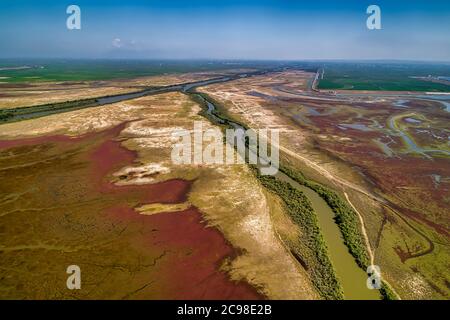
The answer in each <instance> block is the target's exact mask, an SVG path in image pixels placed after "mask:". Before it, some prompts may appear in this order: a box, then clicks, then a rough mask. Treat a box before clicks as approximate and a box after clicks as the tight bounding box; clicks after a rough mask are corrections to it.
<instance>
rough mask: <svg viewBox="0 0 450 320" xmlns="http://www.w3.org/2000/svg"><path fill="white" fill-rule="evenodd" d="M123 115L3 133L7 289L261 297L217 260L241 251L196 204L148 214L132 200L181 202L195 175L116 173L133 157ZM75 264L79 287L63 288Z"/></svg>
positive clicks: (60, 294) (56, 294)
mask: <svg viewBox="0 0 450 320" xmlns="http://www.w3.org/2000/svg"><path fill="white" fill-rule="evenodd" d="M126 125H127V124H126V123H123V124H121V125H119V126H116V127H113V128H111V129H107V130H104V131H101V132H97V133H90V134H86V135H84V136H80V137H75V138H74V137H66V136H47V137H38V138H32V139H20V140H8V141H6V140H3V141H1V142H0V146H1V150H0V176H1V179H2V180H1V181H2V183H1V185H0V188H1V194H2V195H4V197H3V199H2V200H1V202H0V206H1V209H2V211H1V215H0V231H1V232H0V238H1V243H2V245H1V246H0V255H1V256H2V259H1V261H0V267H1V268H2V270H3V274H4V277H3V278H2V280H1V284H2V285H1V286H0V287H1V289H0V296H1V297H2V298H63V299H65V298H73V297H77V298H125V299H127V298H138V299H145V298H150V299H159V298H166V299H258V298H262V296H261V295H259V294H258V293H257V291H256V290H255V289H253V288H252V287H250V286H249V285H248V284H246V283H244V282H242V281H241V282H235V281H231V280H230V279H229V277H228V275H227V274H226V273H225V272H223V271H221V270H220V266H221V264H222V263H223V262H225V260H226V259H233V257H235V256H236V251H235V249H233V247H232V246H231V245H230V244H229V243H228V242H227V241H226V240H225V239H224V237H223V235H222V234H221V233H220V232H219V231H218V230H217V229H215V228H213V227H207V226H206V223H205V222H204V221H203V219H202V214H201V213H200V212H199V211H198V210H197V209H196V208H195V207H190V208H188V209H187V210H184V211H182V212H177V213H176V214H172V213H162V214H155V215H150V216H149V215H142V214H139V213H138V212H137V211H136V210H135V209H134V208H135V207H137V206H139V205H142V204H148V203H153V202H155V203H179V202H184V201H186V199H187V193H188V192H189V190H190V186H191V182H190V181H186V180H180V179H172V180H169V181H164V182H160V183H157V184H147V185H127V186H117V185H114V184H113V183H112V182H110V175H111V174H112V173H113V172H114V171H115V170H117V169H119V168H121V167H123V166H126V165H130V164H132V163H133V162H135V161H136V153H135V152H132V151H130V150H128V149H126V148H124V147H123V146H122V144H121V141H120V139H121V138H120V139H119V138H118V136H119V134H120V132H121V131H122V130H123V129H124V127H125V126H126ZM70 264H77V265H79V266H80V268H81V270H82V276H83V278H82V279H83V280H82V290H78V291H70V290H68V289H67V288H65V282H66V281H65V279H66V277H67V275H66V273H65V269H66V267H67V266H68V265H70ZM35 275H39V276H35Z"/></svg>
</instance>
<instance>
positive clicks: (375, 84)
mask: <svg viewBox="0 0 450 320" xmlns="http://www.w3.org/2000/svg"><path fill="white" fill-rule="evenodd" d="M322 69H323V70H324V74H323V78H322V79H321V80H320V83H319V89H322V90H376V91H430V92H448V91H450V83H448V82H443V81H429V80H428V77H443V76H448V75H449V74H450V65H449V64H438V63H433V64H432V63H428V64H423V63H422V64H419V63H399V62H397V63H395V62H391V63H385V62H383V63H381V62H379V63H376V62H374V63H368V62H361V63H345V62H342V63H339V62H335V63H324V64H323V65H322Z"/></svg>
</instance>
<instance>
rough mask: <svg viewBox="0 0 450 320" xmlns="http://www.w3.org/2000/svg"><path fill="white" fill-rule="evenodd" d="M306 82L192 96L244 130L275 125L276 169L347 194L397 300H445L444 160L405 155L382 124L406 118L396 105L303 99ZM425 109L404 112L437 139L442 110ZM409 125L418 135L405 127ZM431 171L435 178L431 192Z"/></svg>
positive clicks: (243, 82) (298, 77) (262, 81)
mask: <svg viewBox="0 0 450 320" xmlns="http://www.w3.org/2000/svg"><path fill="white" fill-rule="evenodd" d="M312 77H314V74H311V73H309V74H308V73H305V72H299V71H286V72H278V73H272V74H267V75H264V76H257V77H252V78H246V79H239V80H236V81H232V82H228V83H221V84H213V85H210V86H207V87H203V88H200V89H199V91H201V92H204V93H207V94H208V95H210V96H211V97H212V98H213V99H215V100H216V101H219V102H220V103H221V104H222V105H223V106H224V107H225V108H226V112H228V114H229V115H230V116H232V117H233V118H235V119H236V120H238V121H241V122H242V123H245V124H246V125H247V126H249V127H251V128H277V129H279V130H280V132H281V133H280V142H281V148H280V149H281V151H282V160H281V162H282V164H284V165H288V166H290V167H294V168H296V169H298V170H300V171H301V172H302V173H303V174H305V175H306V176H307V177H308V178H310V179H312V180H315V181H317V182H320V183H322V184H324V185H326V186H328V187H330V188H331V189H334V190H335V191H337V192H338V193H339V194H340V195H341V196H342V198H345V196H344V195H345V194H344V193H347V194H348V197H349V199H350V201H351V202H352V204H353V205H354V206H355V207H356V208H357V210H358V212H360V213H361V215H362V216H363V219H364V223H365V226H366V231H367V234H368V238H369V241H370V246H371V249H372V251H373V252H374V254H375V263H376V264H378V265H379V266H380V267H381V271H382V276H383V277H384V278H385V279H386V280H387V281H388V282H389V284H390V285H392V286H393V287H394V289H395V290H396V292H397V293H398V294H399V295H400V296H401V297H402V298H405V299H407V298H409V299H432V298H434V299H446V298H448V297H449V288H448V283H450V278H449V275H448V272H447V271H446V269H448V267H449V261H450V250H449V244H450V242H449V238H448V234H447V235H444V234H442V233H441V232H440V231H437V230H440V229H436V228H439V226H440V228H443V229H444V230H445V229H447V230H448V228H449V224H448V221H449V220H448V219H449V216H448V212H446V211H448V210H446V208H448V201H449V198H448V190H449V184H448V180H447V178H445V177H448V176H449V174H450V173H449V171H448V170H449V168H450V166H448V158H445V157H439V156H436V157H435V158H434V161H430V160H429V159H426V158H424V157H420V156H417V155H415V154H411V153H405V150H404V146H403V145H402V143H401V140H400V139H399V138H398V137H395V136H394V135H393V134H392V132H391V131H389V128H388V127H387V122H388V118H389V116H391V115H393V114H397V113H401V112H405V110H402V109H395V108H394V107H393V104H394V102H395V97H394V98H390V99H375V100H374V99H370V100H367V99H366V100H365V99H364V98H360V97H357V98H355V99H353V100H352V99H351V100H348V101H347V102H346V101H338V98H337V97H333V96H331V95H322V96H321V95H320V94H310V93H309V92H308V91H307V89H306V85H305V84H306V80H307V79H311V78H312ZM424 103H425V105H426V107H427V108H426V109H425V108H424V107H423V106H422V107H421V106H420V105H412V106H411V108H413V110H414V112H415V114H422V115H423V118H426V119H428V121H427V122H424V123H423V124H422V127H420V126H419V125H416V127H417V129H428V127H427V128H425V127H426V126H428V125H429V124H430V123H431V124H432V127H433V128H435V130H434V131H433V134H434V135H435V136H438V135H439V134H441V133H442V132H445V130H446V129H445V126H446V125H445V124H444V122H443V121H444V120H443V119H445V121H447V123H448V120H447V119H448V114H445V112H443V111H442V110H441V109H440V106H437V105H436V104H433V103H427V102H424ZM416 104H417V103H416ZM419 119H421V118H420V117H419ZM439 119H440V120H439ZM340 123H362V124H364V125H365V126H367V127H369V128H370V129H371V131H369V132H365V131H362V130H361V131H358V130H354V129H353V130H349V129H346V130H344V129H340V128H338V127H337V126H338V125H339V124H340ZM408 128H409V129H408V130H410V132H417V130H416V131H413V130H415V128H414V127H412V126H411V125H409V127H408ZM419 132H420V131H419ZM389 137H392V142H391V140H389V139H388V138H389ZM421 137H423V135H422V136H419V135H418V134H416V136H415V139H416V140H417V141H419V142H421V141H426V143H427V144H423V145H429V146H439V143H440V144H442V143H441V142H440V140H436V141H434V142H433V141H431V140H430V138H429V136H428V138H427V139H428V140H420V139H421ZM377 139H379V141H384V142H386V141H387V142H388V143H389V145H390V147H391V148H392V150H393V155H392V156H389V155H386V154H384V153H383V150H382V149H381V148H380V146H379V145H377V144H376V140H377ZM433 172H435V173H436V172H438V173H439V174H440V175H441V176H442V178H441V180H440V186H439V188H438V189H436V183H434V185H433V180H432V176H431V173H433ZM403 187H405V189H402V188H403ZM445 194H446V195H445ZM386 204H387V205H388V206H386ZM409 210H412V211H413V212H410V211H409ZM416 213H418V214H416ZM425 221H426V222H425ZM433 223H434V224H435V225H436V226H438V227H436V228H435V227H432V224H433ZM286 228H287V227H286V226H285V227H284V229H286ZM282 230H283V229H282ZM280 232H281V231H280ZM284 233H285V234H289V232H287V233H286V232H284Z"/></svg>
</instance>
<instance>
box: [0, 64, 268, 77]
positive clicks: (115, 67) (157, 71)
mask: <svg viewBox="0 0 450 320" xmlns="http://www.w3.org/2000/svg"><path fill="white" fill-rule="evenodd" d="M265 65H266V64H265V63H263V62H232V61H200V60H192V61H189V60H183V61H182V60H67V59H66V60H62V59H23V60H22V59H1V60H0V82H35V81H89V80H108V79H121V78H124V79H126V78H135V77H142V76H155V75H161V74H166V73H186V72H199V71H217V70H226V69H236V68H260V67H264V66H265ZM20 67H26V68H23V69H9V68H20Z"/></svg>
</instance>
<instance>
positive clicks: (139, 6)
mask: <svg viewBox="0 0 450 320" xmlns="http://www.w3.org/2000/svg"><path fill="white" fill-rule="evenodd" d="M70 4H76V5H78V6H80V8H81V21H82V29H81V30H68V29H67V28H66V19H67V17H68V15H67V14H66V8H67V6H69V5H70ZM370 4H377V5H379V6H380V8H381V13H382V30H368V29H367V28H366V19H367V14H366V8H367V6H368V5H370ZM449 34H450V1H447V0H432V1H431V0H428V1H414V0H412V1H395V0H389V1H376V0H372V1H365V0H345V1H343V0H339V1H337V0H336V1H329V0H328V1H326V0H314V1H301V0H294V1H293V0H271V1H269V0H259V1H249V0H248V1H237V0H228V1H221V0H209V1H203V0H191V1H170V0H166V1H159V0H127V1H115V0H112V1H106V0H104V1H101V0H70V1H65V0H58V1H56V0H55V1H49V0H41V1H30V0H1V1H0V57H8V58H14V57H71V58H76V57H79V58H215V59H289V60H301V59H403V60H440V61H450V36H449Z"/></svg>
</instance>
